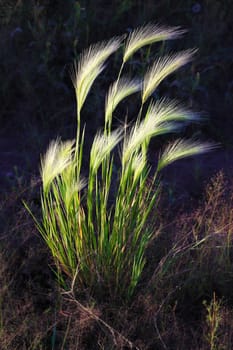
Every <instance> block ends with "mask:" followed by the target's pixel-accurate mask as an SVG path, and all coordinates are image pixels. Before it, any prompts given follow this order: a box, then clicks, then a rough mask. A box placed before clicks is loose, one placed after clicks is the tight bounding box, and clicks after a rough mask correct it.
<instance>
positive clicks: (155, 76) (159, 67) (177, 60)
mask: <svg viewBox="0 0 233 350" xmlns="http://www.w3.org/2000/svg"><path fill="white" fill-rule="evenodd" d="M195 52H196V50H187V51H183V52H179V53H177V54H173V55H168V56H165V57H160V58H159V59H158V60H157V61H155V62H154V64H153V65H152V67H150V68H149V70H148V71H147V73H146V74H145V77H144V81H143V93H142V103H145V102H146V100H147V99H148V97H150V96H151V94H152V93H153V91H154V90H155V89H156V88H157V86H158V85H159V84H160V83H161V81H162V80H163V79H165V78H166V77H167V76H168V75H169V74H171V73H173V72H175V71H176V70H177V69H179V68H180V67H182V66H183V65H185V64H186V63H188V62H189V61H190V60H191V59H192V57H193V55H194V53H195Z"/></svg>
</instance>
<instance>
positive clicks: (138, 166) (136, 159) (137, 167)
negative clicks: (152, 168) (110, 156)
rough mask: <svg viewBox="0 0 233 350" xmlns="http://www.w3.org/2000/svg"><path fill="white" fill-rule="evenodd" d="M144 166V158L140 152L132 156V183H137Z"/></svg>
mask: <svg viewBox="0 0 233 350" xmlns="http://www.w3.org/2000/svg"><path fill="white" fill-rule="evenodd" d="M145 166H146V158H145V157H144V155H143V154H142V153H141V152H140V153H139V152H138V153H136V154H134V156H133V159H132V169H133V172H134V181H137V180H138V179H139V177H140V175H141V174H142V172H143V170H144V169H145Z"/></svg>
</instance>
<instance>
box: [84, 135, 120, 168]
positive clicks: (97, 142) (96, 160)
mask: <svg viewBox="0 0 233 350" xmlns="http://www.w3.org/2000/svg"><path fill="white" fill-rule="evenodd" d="M122 134H123V132H122V129H117V130H115V131H113V132H112V133H111V134H110V135H105V134H100V133H97V134H96V136H95V138H94V141H93V143H92V148H91V155H90V168H91V170H92V171H93V172H94V173H95V172H96V171H97V170H98V168H99V166H100V165H101V163H102V162H103V160H104V158H105V157H106V156H108V155H109V153H110V152H111V151H112V150H113V148H114V147H115V146H116V145H117V144H118V143H119V142H120V141H121V139H122Z"/></svg>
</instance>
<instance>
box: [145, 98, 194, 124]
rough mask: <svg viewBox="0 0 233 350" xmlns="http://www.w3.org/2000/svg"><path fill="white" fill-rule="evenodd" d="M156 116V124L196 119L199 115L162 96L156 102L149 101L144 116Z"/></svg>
mask: <svg viewBox="0 0 233 350" xmlns="http://www.w3.org/2000/svg"><path fill="white" fill-rule="evenodd" d="M151 115H152V116H153V115H154V117H155V118H156V122H157V125H160V124H161V123H165V122H171V121H197V120H199V119H200V117H199V116H198V115H197V114H196V113H194V112H193V111H191V110H189V109H187V108H185V107H183V106H182V105H181V104H180V103H179V102H177V101H176V100H168V99H167V98H162V99H160V100H159V101H157V102H154V101H153V102H151V103H150V105H149V107H148V109H147V112H146V116H145V118H149V117H150V116H151Z"/></svg>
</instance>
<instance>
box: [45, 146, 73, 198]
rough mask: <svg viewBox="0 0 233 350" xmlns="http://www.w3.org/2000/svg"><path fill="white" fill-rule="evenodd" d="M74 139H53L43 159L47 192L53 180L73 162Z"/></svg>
mask: <svg viewBox="0 0 233 350" xmlns="http://www.w3.org/2000/svg"><path fill="white" fill-rule="evenodd" d="M73 146H74V141H66V142H60V141H59V140H55V141H52V142H51V143H50V145H49V148H48V150H47V152H46V153H45V156H44V157H42V159H41V177H42V183H43V190H44V192H47V191H48V189H49V186H50V184H51V182H52V181H53V180H54V178H56V177H57V176H58V175H59V174H61V173H62V172H63V170H64V169H65V168H67V167H68V166H69V165H70V164H71V162H72V154H73Z"/></svg>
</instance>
